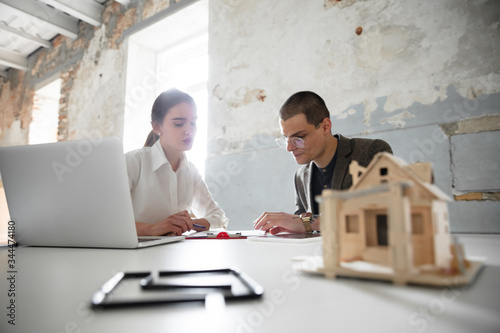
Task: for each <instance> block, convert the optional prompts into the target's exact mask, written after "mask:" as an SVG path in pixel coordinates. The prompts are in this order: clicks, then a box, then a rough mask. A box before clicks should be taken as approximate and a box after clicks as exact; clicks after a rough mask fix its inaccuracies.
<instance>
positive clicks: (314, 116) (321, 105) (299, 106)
mask: <svg viewBox="0 0 500 333" xmlns="http://www.w3.org/2000/svg"><path fill="white" fill-rule="evenodd" d="M301 113H303V114H304V115H305V116H306V119H307V122H308V123H309V124H312V125H314V126H316V125H319V124H320V123H321V122H322V121H323V119H325V118H330V111H328V108H327V107H326V104H325V101H324V100H323V98H321V97H320V96H319V95H318V94H316V93H313V92H312V91H300V92H298V93H295V94H293V95H292V96H290V97H289V98H288V99H287V100H286V102H285V103H284V104H283V106H282V107H281V109H280V118H281V119H282V120H285V121H286V120H288V119H290V118H292V117H293V116H296V115H298V114H301Z"/></svg>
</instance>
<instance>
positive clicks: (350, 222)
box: [345, 215, 359, 234]
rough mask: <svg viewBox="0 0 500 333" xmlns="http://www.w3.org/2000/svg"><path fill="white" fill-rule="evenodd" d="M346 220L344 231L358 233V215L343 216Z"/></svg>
mask: <svg viewBox="0 0 500 333" xmlns="http://www.w3.org/2000/svg"><path fill="white" fill-rule="evenodd" d="M345 221H346V232H347V233H348V234H357V233H359V219H358V215H347V216H346V217H345Z"/></svg>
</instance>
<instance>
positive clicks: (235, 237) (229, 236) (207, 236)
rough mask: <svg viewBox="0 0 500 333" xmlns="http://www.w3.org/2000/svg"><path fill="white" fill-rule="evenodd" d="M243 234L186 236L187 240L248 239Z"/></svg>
mask: <svg viewBox="0 0 500 333" xmlns="http://www.w3.org/2000/svg"><path fill="white" fill-rule="evenodd" d="M246 238H247V236H243V234H242V233H241V232H231V231H202V232H198V233H195V234H193V235H191V236H186V239H246Z"/></svg>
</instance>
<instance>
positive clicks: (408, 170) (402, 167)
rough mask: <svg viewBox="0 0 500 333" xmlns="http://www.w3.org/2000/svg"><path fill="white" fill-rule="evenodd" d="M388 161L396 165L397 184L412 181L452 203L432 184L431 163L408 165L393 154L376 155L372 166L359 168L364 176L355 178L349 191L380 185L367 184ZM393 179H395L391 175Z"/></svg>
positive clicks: (371, 163) (382, 153) (438, 197)
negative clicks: (365, 186) (371, 175)
mask: <svg viewBox="0 0 500 333" xmlns="http://www.w3.org/2000/svg"><path fill="white" fill-rule="evenodd" d="M383 161H387V162H389V163H390V164H392V165H394V166H395V167H396V168H397V170H398V172H397V177H396V178H398V179H391V180H393V181H396V182H401V181H411V182H412V183H414V184H418V185H419V186H420V187H422V188H424V189H425V190H427V191H428V192H429V193H431V194H432V195H434V196H435V197H436V198H437V199H441V200H446V201H450V200H451V199H450V197H449V196H448V195H447V194H446V193H444V192H443V191H442V190H441V189H439V188H438V187H437V186H435V185H434V184H432V183H431V180H432V167H431V165H430V163H425V164H422V163H415V164H408V163H406V162H405V161H404V160H402V159H401V158H399V157H396V156H394V155H392V154H389V153H386V152H381V153H378V154H377V155H375V156H374V157H373V159H372V161H371V162H370V164H369V165H368V166H367V167H366V168H362V167H358V170H360V169H361V170H363V171H362V174H361V175H360V176H359V178H357V181H355V177H354V176H353V186H351V188H350V189H349V191H355V190H357V189H360V188H361V187H363V185H371V186H373V185H378V184H366V182H367V181H368V178H369V177H368V176H369V175H370V174H371V173H377V174H378V172H379V171H378V168H377V166H378V165H380V164H381V162H383ZM391 177H394V176H392V175H391Z"/></svg>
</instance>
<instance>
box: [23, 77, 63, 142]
mask: <svg viewBox="0 0 500 333" xmlns="http://www.w3.org/2000/svg"><path fill="white" fill-rule="evenodd" d="M60 99H61V79H57V80H55V81H53V82H51V83H49V84H47V85H45V86H44V87H43V88H40V89H38V90H37V91H36V92H35V96H34V101H33V113H32V119H31V123H30V129H29V138H28V142H29V143H30V144H37V143H49V142H56V141H57V130H58V126H59V100H60Z"/></svg>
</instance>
